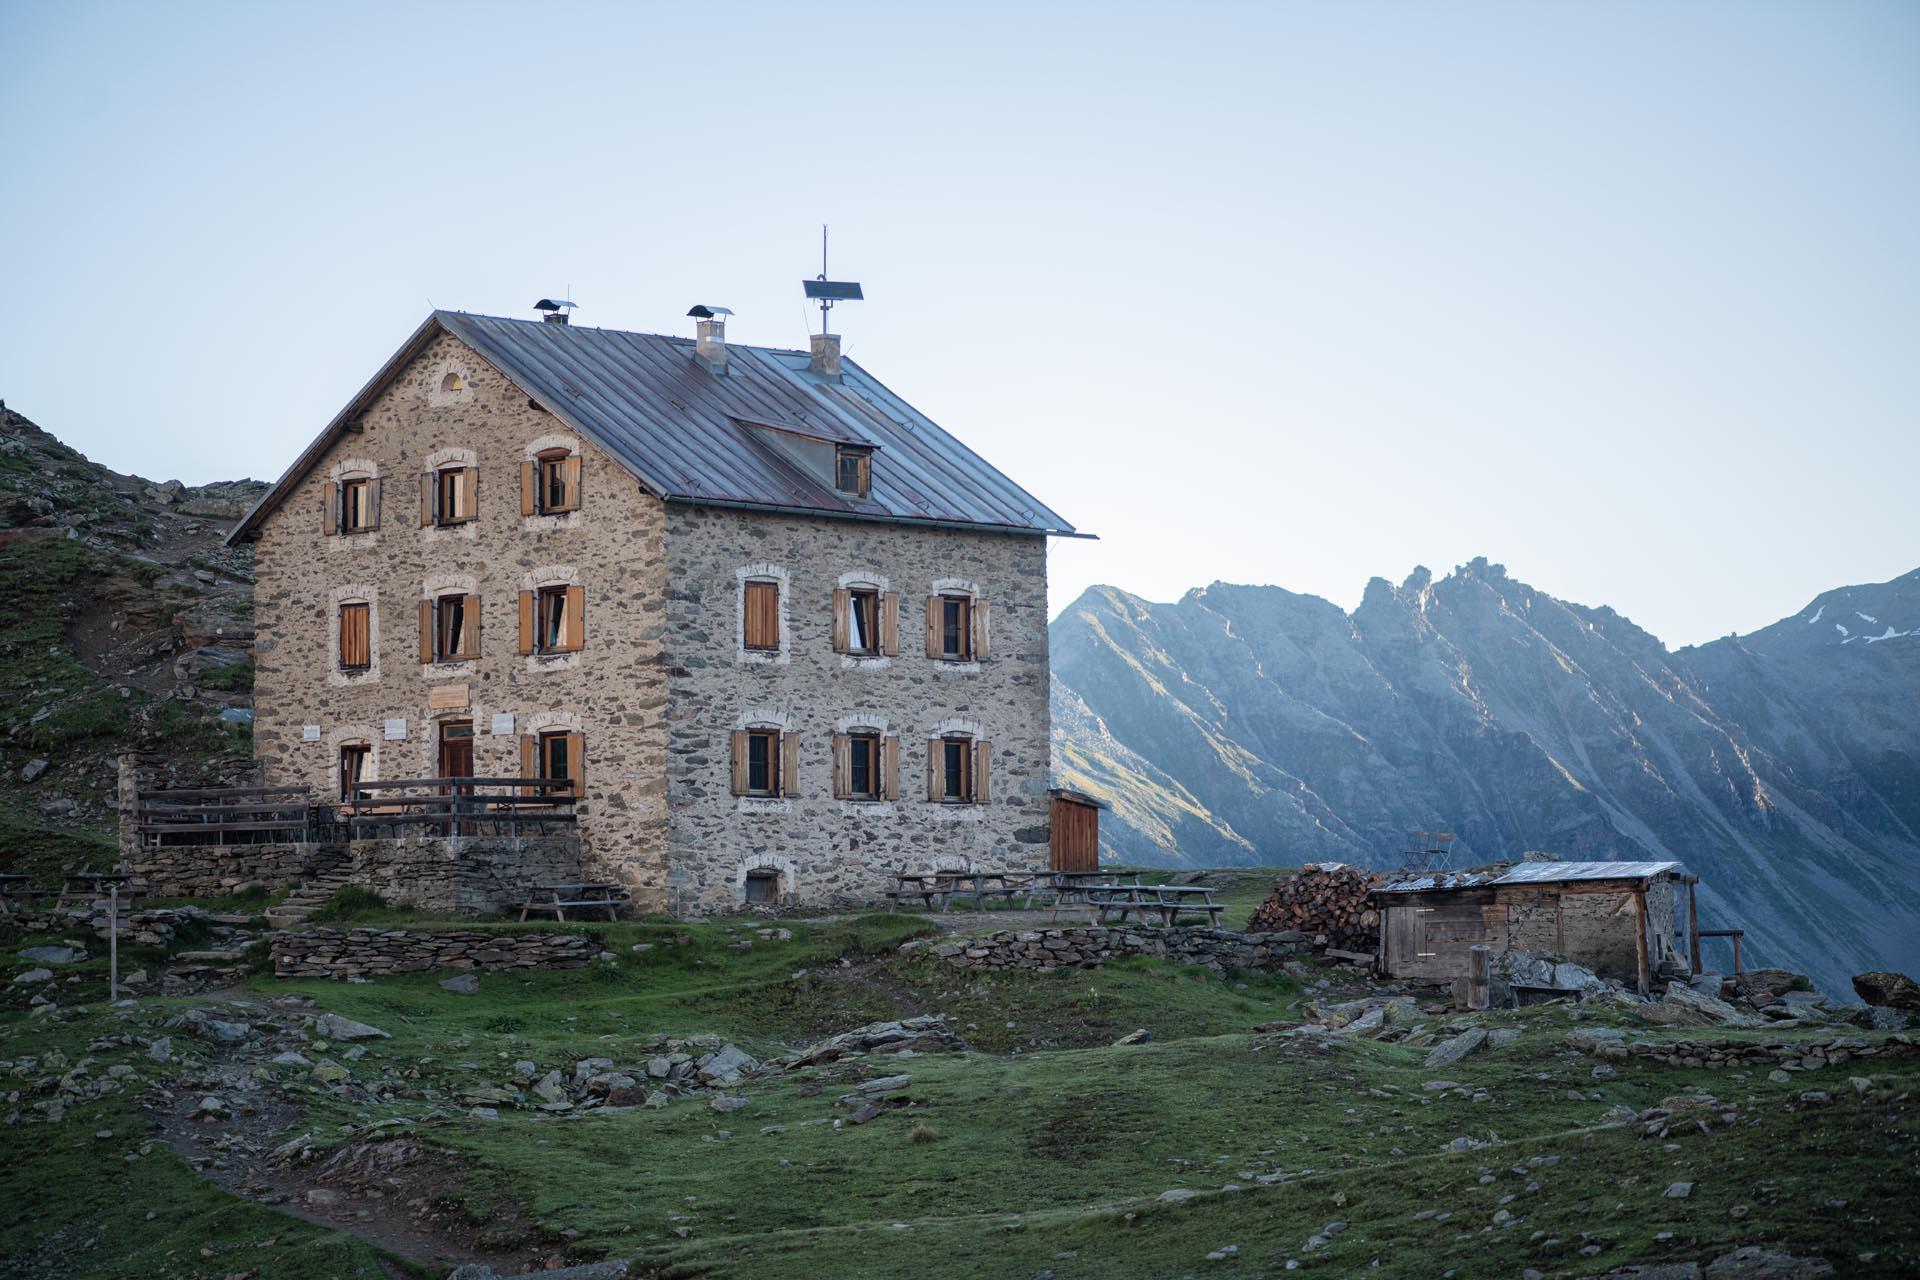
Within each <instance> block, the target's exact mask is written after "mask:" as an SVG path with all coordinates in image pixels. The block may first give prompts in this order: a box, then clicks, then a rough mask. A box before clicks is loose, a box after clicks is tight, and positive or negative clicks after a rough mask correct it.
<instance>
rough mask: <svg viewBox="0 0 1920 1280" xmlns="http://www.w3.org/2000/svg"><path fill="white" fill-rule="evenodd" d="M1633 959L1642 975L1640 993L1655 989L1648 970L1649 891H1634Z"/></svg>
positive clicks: (1637, 970)
mask: <svg viewBox="0 0 1920 1280" xmlns="http://www.w3.org/2000/svg"><path fill="white" fill-rule="evenodd" d="M1633 960H1634V965H1635V968H1636V972H1637V973H1638V974H1639V977H1640V994H1641V995H1643V996H1644V995H1646V994H1648V993H1649V992H1650V991H1651V990H1652V989H1653V975H1652V974H1650V973H1649V972H1647V891H1646V890H1645V889H1635V890H1634V891H1633Z"/></svg>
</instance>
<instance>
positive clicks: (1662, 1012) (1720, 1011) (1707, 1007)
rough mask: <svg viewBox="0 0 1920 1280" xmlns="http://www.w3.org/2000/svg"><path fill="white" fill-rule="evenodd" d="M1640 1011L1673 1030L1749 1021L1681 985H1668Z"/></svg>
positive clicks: (1722, 1002)
mask: <svg viewBox="0 0 1920 1280" xmlns="http://www.w3.org/2000/svg"><path fill="white" fill-rule="evenodd" d="M1642 1012H1644V1013H1645V1014H1646V1016H1647V1017H1648V1018H1651V1019H1652V1020H1653V1021H1655V1022H1659V1023H1664V1024H1666V1025H1667V1026H1676V1027H1686V1026H1693V1027H1711V1026H1722V1027H1732V1026H1741V1025H1745V1024H1748V1023H1750V1022H1751V1021H1752V1020H1751V1019H1749V1018H1748V1017H1747V1016H1746V1015H1745V1014H1743V1013H1741V1012H1740V1011H1739V1010H1738V1009H1736V1008H1734V1007H1733V1006H1732V1005H1730V1004H1728V1003H1727V1002H1726V1001H1725V1000H1722V999H1720V998H1719V997H1718V996H1710V995H1707V994H1706V993H1705V992H1702V991H1696V990H1694V989H1693V988H1692V987H1690V986H1688V985H1687V984H1686V983H1684V982H1673V983H1669V984H1668V985H1667V994H1666V998H1665V999H1664V1000H1661V1001H1660V1002H1658V1003H1657V1004H1650V1005H1647V1006H1646V1007H1645V1009H1644V1010H1643V1011H1642Z"/></svg>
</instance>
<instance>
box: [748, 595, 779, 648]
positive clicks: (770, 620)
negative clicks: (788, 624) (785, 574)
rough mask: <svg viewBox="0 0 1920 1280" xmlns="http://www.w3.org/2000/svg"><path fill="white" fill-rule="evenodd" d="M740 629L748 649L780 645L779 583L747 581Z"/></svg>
mask: <svg viewBox="0 0 1920 1280" xmlns="http://www.w3.org/2000/svg"><path fill="white" fill-rule="evenodd" d="M742 608H743V609H744V610H745V616H744V618H743V619H742V629H743V631H744V634H745V643H746V646H747V648H749V649H778V648H779V647H780V584H779V583H777V582H749V583H747V586H746V594H745V596H744V598H743V604H742Z"/></svg>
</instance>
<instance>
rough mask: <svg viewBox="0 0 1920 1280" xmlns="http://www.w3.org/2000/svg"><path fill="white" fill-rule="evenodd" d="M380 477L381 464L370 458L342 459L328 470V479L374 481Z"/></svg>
mask: <svg viewBox="0 0 1920 1280" xmlns="http://www.w3.org/2000/svg"><path fill="white" fill-rule="evenodd" d="M379 475H380V464H379V463H377V462H374V461H372V460H371V459H368V458H342V459H340V461H338V462H336V463H334V464H333V465H332V466H331V467H328V468H327V479H329V480H333V481H340V480H374V479H378V478H379Z"/></svg>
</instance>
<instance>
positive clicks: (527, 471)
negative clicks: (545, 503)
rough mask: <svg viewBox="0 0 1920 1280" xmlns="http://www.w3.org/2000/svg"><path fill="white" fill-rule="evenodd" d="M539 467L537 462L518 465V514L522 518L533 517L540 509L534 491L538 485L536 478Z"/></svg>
mask: <svg viewBox="0 0 1920 1280" xmlns="http://www.w3.org/2000/svg"><path fill="white" fill-rule="evenodd" d="M539 465H540V464H539V463H537V462H523V463H521V464H520V514H521V515H523V516H530V515H533V514H534V513H535V512H537V511H539V509H540V504H539V502H538V501H537V500H536V496H535V491H536V488H537V486H538V483H539V481H538V479H537V478H536V476H537V472H538V470H539Z"/></svg>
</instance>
